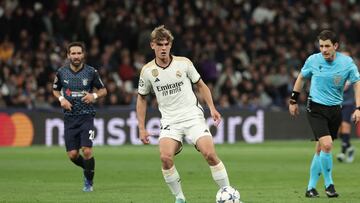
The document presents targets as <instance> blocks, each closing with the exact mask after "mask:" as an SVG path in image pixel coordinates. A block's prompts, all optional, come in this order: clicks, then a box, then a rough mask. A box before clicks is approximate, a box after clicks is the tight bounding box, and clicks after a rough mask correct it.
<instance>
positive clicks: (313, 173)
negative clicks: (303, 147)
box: [307, 153, 321, 190]
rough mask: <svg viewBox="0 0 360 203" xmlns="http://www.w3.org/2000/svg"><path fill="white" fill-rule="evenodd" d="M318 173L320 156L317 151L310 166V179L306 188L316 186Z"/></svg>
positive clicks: (319, 173)
mask: <svg viewBox="0 0 360 203" xmlns="http://www.w3.org/2000/svg"><path fill="white" fill-rule="evenodd" d="M320 175H321V166H320V156H319V155H318V154H317V153H315V155H314V157H313V159H312V162H311V166H310V180H309V184H308V188H307V190H311V189H312V188H314V189H315V188H316V184H317V182H318V180H319V177H320Z"/></svg>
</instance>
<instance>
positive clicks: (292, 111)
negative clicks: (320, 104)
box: [289, 104, 299, 117]
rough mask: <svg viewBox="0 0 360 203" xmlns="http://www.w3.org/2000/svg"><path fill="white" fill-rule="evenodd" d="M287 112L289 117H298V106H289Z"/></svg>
mask: <svg viewBox="0 0 360 203" xmlns="http://www.w3.org/2000/svg"><path fill="white" fill-rule="evenodd" d="M289 112H290V115H291V116H294V117H296V116H298V115H299V105H298V104H289Z"/></svg>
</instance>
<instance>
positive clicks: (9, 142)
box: [0, 113, 34, 146]
mask: <svg viewBox="0 0 360 203" xmlns="http://www.w3.org/2000/svg"><path fill="white" fill-rule="evenodd" d="M33 138H34V126H33V124H32V122H31V120H30V118H29V117H28V116H27V115H25V114H23V113H14V114H12V115H11V116H9V115H8V114H6V113H0V146H30V145H31V143H32V141H33Z"/></svg>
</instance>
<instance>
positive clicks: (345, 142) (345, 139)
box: [340, 133, 351, 154]
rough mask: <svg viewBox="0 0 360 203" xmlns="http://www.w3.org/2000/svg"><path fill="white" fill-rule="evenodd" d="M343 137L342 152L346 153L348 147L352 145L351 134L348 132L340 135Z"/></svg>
mask: <svg viewBox="0 0 360 203" xmlns="http://www.w3.org/2000/svg"><path fill="white" fill-rule="evenodd" d="M340 138H341V141H342V143H341V153H343V154H345V152H346V149H347V148H349V147H350V146H351V145H350V134H348V133H343V134H341V135H340Z"/></svg>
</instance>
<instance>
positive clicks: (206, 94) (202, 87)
mask: <svg viewBox="0 0 360 203" xmlns="http://www.w3.org/2000/svg"><path fill="white" fill-rule="evenodd" d="M196 86H197V88H198V90H199V92H200V94H201V96H202V97H203V98H204V100H205V102H206V104H207V105H208V107H209V109H210V114H211V117H212V118H213V120H214V122H215V125H216V126H217V125H218V124H219V123H220V121H221V115H220V113H219V112H218V111H217V110H216V108H215V105H214V102H213V99H212V96H211V92H210V89H209V88H208V86H207V85H206V84H205V83H204V81H203V80H201V79H200V80H199V82H197V83H196Z"/></svg>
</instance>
